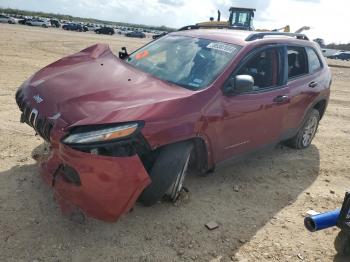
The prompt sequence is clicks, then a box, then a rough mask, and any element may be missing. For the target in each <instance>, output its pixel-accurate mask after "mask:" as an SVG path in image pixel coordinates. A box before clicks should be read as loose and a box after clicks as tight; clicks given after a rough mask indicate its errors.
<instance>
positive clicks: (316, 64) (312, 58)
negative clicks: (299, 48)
mask: <svg viewBox="0 0 350 262" xmlns="http://www.w3.org/2000/svg"><path fill="white" fill-rule="evenodd" d="M306 53H307V58H308V60H309V71H310V73H314V72H316V71H318V70H320V69H321V68H322V64H321V61H320V58H319V57H318V55H317V53H316V51H315V50H314V49H313V48H311V47H307V48H306Z"/></svg>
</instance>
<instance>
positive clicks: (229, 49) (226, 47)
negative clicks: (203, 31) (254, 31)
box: [207, 42, 236, 54]
mask: <svg viewBox="0 0 350 262" xmlns="http://www.w3.org/2000/svg"><path fill="white" fill-rule="evenodd" d="M207 48H211V49H215V50H219V51H223V52H226V53H230V54H232V53H233V52H234V51H235V50H236V48H235V47H234V46H232V45H226V44H224V43H215V42H212V43H210V44H209V45H207Z"/></svg>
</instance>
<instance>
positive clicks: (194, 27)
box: [177, 25, 199, 31]
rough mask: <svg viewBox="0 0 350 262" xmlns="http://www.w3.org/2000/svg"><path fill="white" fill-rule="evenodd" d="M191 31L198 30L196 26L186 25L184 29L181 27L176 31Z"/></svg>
mask: <svg viewBox="0 0 350 262" xmlns="http://www.w3.org/2000/svg"><path fill="white" fill-rule="evenodd" d="M192 29H199V26H198V25H186V26H184V27H181V28H180V29H178V30H177V31H185V30H192Z"/></svg>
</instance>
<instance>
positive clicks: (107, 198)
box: [16, 29, 331, 221]
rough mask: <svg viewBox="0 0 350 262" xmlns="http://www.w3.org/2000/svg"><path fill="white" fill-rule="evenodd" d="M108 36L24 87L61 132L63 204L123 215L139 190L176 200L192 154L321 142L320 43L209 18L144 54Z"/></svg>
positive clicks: (36, 109) (42, 123)
mask: <svg viewBox="0 0 350 262" xmlns="http://www.w3.org/2000/svg"><path fill="white" fill-rule="evenodd" d="M124 51H125V52H120V53H119V57H117V56H115V55H114V54H113V53H112V52H111V50H110V49H109V48H108V46H106V45H102V44H98V45H94V46H91V47H89V48H87V49H84V50H82V51H81V52H79V53H76V54H74V55H71V56H68V57H65V58H63V59H60V60H58V61H56V62H54V63H52V64H50V65H48V66H46V67H45V68H43V69H41V70H40V71H38V72H37V73H35V74H34V75H33V76H32V77H30V78H29V79H28V80H27V81H25V82H24V83H23V84H22V86H21V87H20V88H19V90H18V91H17V94H16V100H17V103H18V106H19V108H20V110H21V111H22V117H21V121H22V122H26V123H27V124H29V125H30V126H32V127H33V128H34V129H35V131H36V132H37V133H38V134H39V135H40V136H41V137H42V138H43V139H44V140H46V141H47V142H49V145H50V146H49V153H48V154H46V155H45V156H43V157H42V158H41V159H40V161H39V166H40V170H41V174H42V176H43V178H44V180H45V181H46V182H47V183H48V184H49V185H51V186H52V187H53V189H54V192H55V197H56V199H57V201H58V203H59V204H60V206H61V208H62V210H63V211H64V212H66V213H68V214H71V215H72V216H76V215H77V216H78V217H85V215H89V216H92V217H95V218H98V219H102V220H106V221H115V220H116V219H117V218H118V217H120V215H122V214H125V213H126V212H128V211H129V210H130V209H131V208H132V207H133V206H134V204H135V202H136V201H137V200H138V201H139V202H141V203H143V204H144V205H147V206H149V205H152V204H154V203H156V202H158V201H159V200H161V199H163V198H168V199H171V200H176V199H177V197H178V195H179V192H180V191H181V190H182V184H183V181H184V178H185V175H186V170H187V169H188V166H189V164H190V165H193V166H194V167H196V169H197V170H198V171H199V172H201V173H205V172H208V171H210V170H213V168H214V167H215V165H216V164H218V163H219V162H221V161H222V160H225V159H227V158H231V157H236V156H238V155H241V154H244V153H247V152H251V151H254V150H256V149H259V148H262V147H264V146H266V145H270V144H276V143H278V142H281V141H283V142H285V143H286V144H288V145H290V146H291V147H293V148H297V149H302V148H306V147H308V146H309V145H310V143H311V141H312V139H313V137H314V135H315V133H316V130H317V126H318V123H319V120H320V119H321V118H322V116H323V114H324V112H325V109H326V106H327V103H328V99H329V93H330V84H331V74H330V70H329V68H328V66H327V64H326V61H325V59H324V58H323V56H322V53H321V51H320V49H319V47H318V46H317V44H315V43H313V42H311V41H308V39H307V38H306V36H304V35H301V34H280V33H270V32H269V33H258V32H249V31H247V32H245V31H235V30H229V29H228V30H225V29H221V30H219V29H218V30H215V29H210V30H208V29H197V30H187V31H179V32H174V33H170V34H168V35H166V36H164V37H161V38H159V39H157V40H155V41H153V42H151V43H149V44H147V45H145V46H144V47H142V48H140V49H139V50H137V51H135V52H134V53H132V54H130V55H129V54H127V53H126V50H125V49H124Z"/></svg>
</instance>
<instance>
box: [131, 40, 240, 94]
mask: <svg viewBox="0 0 350 262" xmlns="http://www.w3.org/2000/svg"><path fill="white" fill-rule="evenodd" d="M237 51H238V46H236V45H232V44H227V43H222V42H217V41H212V40H207V39H199V38H193V37H184V36H172V35H168V36H164V37H162V38H160V39H159V40H156V41H154V42H152V43H150V44H149V45H146V46H144V47H143V48H141V49H140V50H138V51H136V52H134V53H133V54H131V55H130V57H129V58H128V59H127V62H128V63H130V64H131V65H133V66H135V67H136V68H138V69H140V70H142V71H144V72H146V73H149V74H151V75H153V76H155V77H157V78H160V79H162V80H166V81H169V82H171V83H175V84H177V85H180V86H183V87H186V88H188V89H191V90H198V89H201V88H204V87H206V86H208V85H210V84H211V83H212V82H213V81H214V80H215V78H216V77H217V76H218V75H219V74H220V73H221V72H222V71H223V69H224V68H225V66H226V65H227V64H228V63H229V62H230V61H231V60H232V58H233V57H234V56H235V55H236V53H237Z"/></svg>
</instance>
